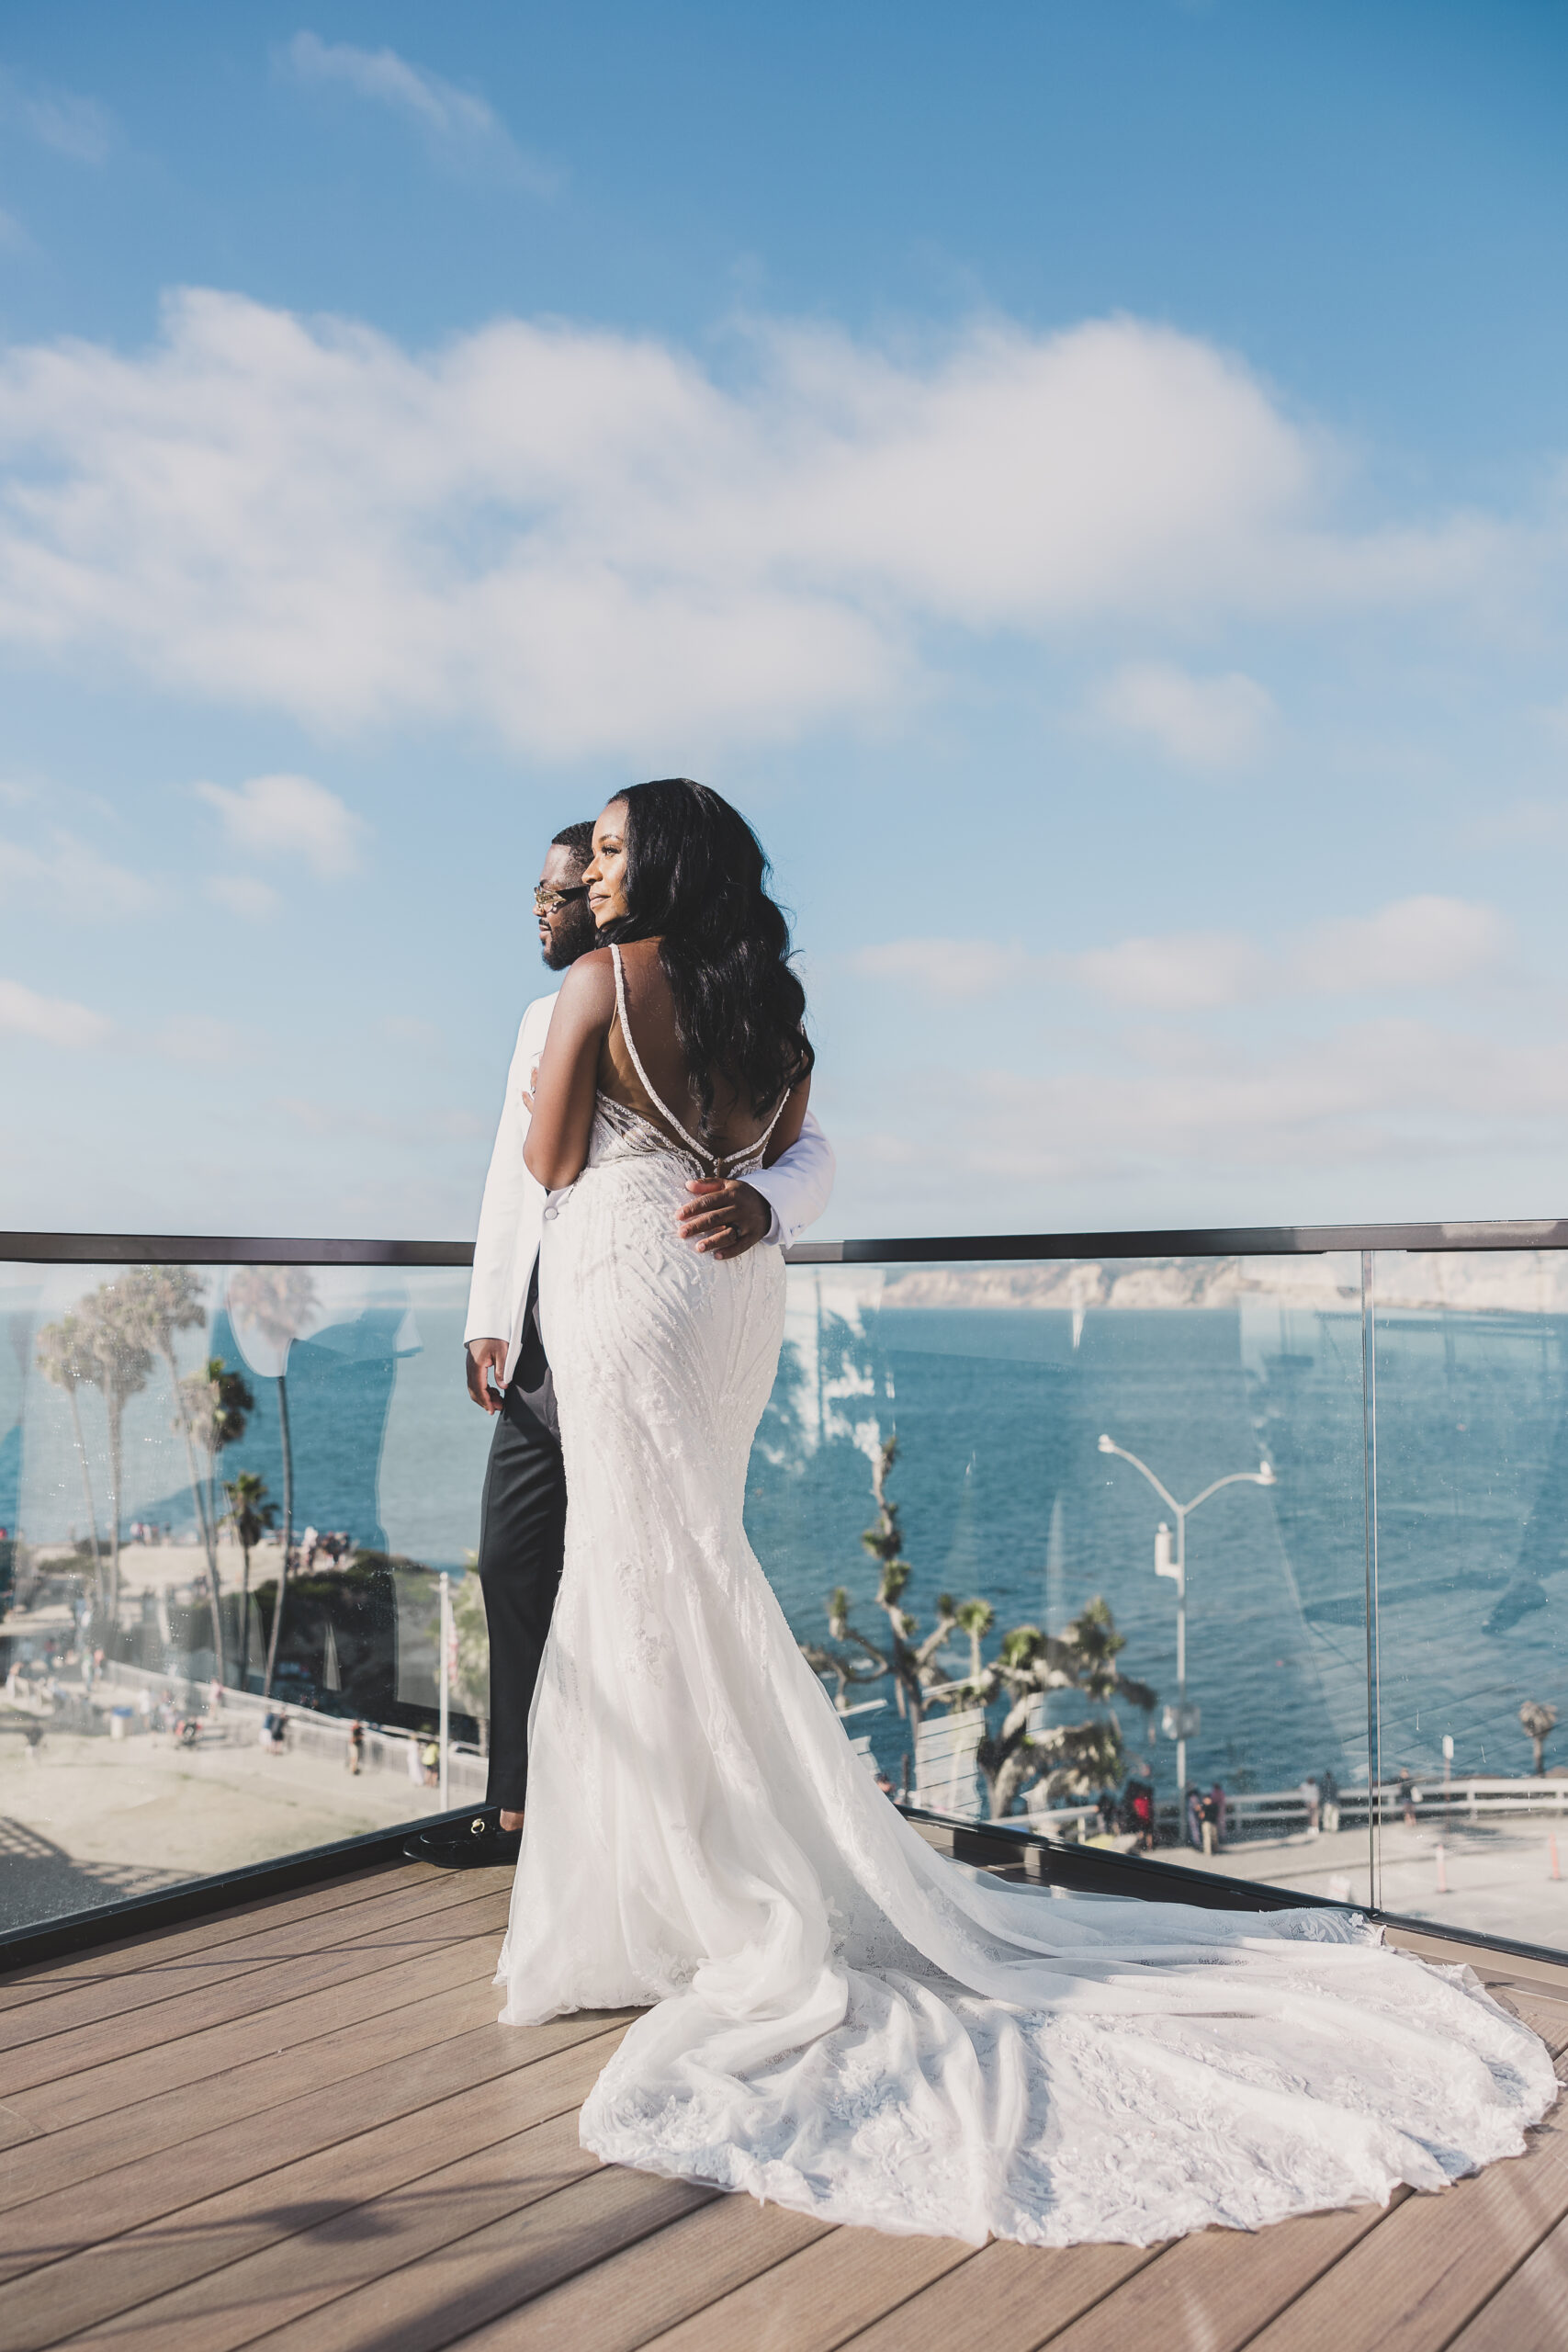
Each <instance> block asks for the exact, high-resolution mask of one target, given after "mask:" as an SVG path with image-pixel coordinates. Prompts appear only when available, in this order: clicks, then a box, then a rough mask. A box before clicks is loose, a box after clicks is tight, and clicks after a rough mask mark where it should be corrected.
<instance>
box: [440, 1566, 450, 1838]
mask: <svg viewBox="0 0 1568 2352" xmlns="http://www.w3.org/2000/svg"><path fill="white" fill-rule="evenodd" d="M451 1721H452V1584H451V1579H450V1577H448V1576H447V1574H446V1569H445V1568H443V1570H442V1571H441V1810H442V1812H443V1813H445V1812H446V1810H447V1805H448V1797H447V1792H446V1754H447V1733H448V1731H449V1729H450V1727H451Z"/></svg>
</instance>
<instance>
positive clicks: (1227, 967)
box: [1070, 931, 1271, 1012]
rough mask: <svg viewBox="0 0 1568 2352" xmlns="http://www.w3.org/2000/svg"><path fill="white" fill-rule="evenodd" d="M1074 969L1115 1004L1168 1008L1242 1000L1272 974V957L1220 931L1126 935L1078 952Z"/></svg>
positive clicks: (1208, 1006) (1203, 1007) (1087, 985)
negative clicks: (1112, 944)
mask: <svg viewBox="0 0 1568 2352" xmlns="http://www.w3.org/2000/svg"><path fill="white" fill-rule="evenodd" d="M1070 968H1071V969H1072V971H1073V974H1074V976H1075V977H1076V978H1077V979H1078V980H1079V981H1080V982H1081V983H1082V985H1083V986H1084V987H1085V988H1087V989H1090V990H1092V992H1093V993H1094V994H1095V995H1096V996H1102V997H1106V998H1108V999H1109V1000H1110V1001H1111V1003H1112V1004H1130V1005H1131V1004H1136V1005H1152V1006H1157V1007H1159V1008H1160V1009H1161V1010H1162V1011H1164V1012H1202V1011H1206V1010H1209V1009H1211V1008H1213V1006H1215V1005H1222V1004H1237V1003H1239V1002H1240V1001H1242V1000H1243V999H1244V998H1245V997H1247V996H1248V995H1250V994H1251V993H1253V992H1254V991H1255V990H1257V989H1258V988H1259V987H1263V986H1267V984H1268V982H1269V978H1270V977H1271V975H1270V972H1269V958H1268V957H1267V956H1266V955H1265V954H1264V952H1263V950H1262V949H1261V948H1260V947H1258V945H1257V944H1255V943H1254V942H1253V941H1252V940H1250V939H1244V938H1242V937H1240V936H1239V935H1238V934H1236V933H1230V932H1219V931H1215V932H1187V933H1179V932H1178V933H1172V934H1170V935H1169V936H1168V937H1166V938H1163V939H1123V940H1122V941H1121V943H1120V944H1118V945H1117V946H1115V947H1095V948H1090V949H1089V951H1088V953H1087V954H1085V955H1082V956H1074V957H1073V958H1072V959H1071V966H1070Z"/></svg>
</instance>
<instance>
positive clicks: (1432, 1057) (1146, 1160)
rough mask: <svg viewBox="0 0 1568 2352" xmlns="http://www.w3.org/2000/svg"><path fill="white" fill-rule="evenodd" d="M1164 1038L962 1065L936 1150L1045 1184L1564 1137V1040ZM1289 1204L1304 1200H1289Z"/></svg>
mask: <svg viewBox="0 0 1568 2352" xmlns="http://www.w3.org/2000/svg"><path fill="white" fill-rule="evenodd" d="M1186 1042H1187V1044H1188V1046H1189V1048H1190V1050H1188V1051H1185V1052H1180V1051H1179V1052H1177V1053H1175V1054H1168V1053H1167V1052H1166V1050H1165V1048H1166V1046H1167V1045H1168V1038H1167V1037H1166V1036H1164V1035H1162V1036H1161V1037H1160V1038H1159V1039H1157V1040H1151V1041H1150V1042H1149V1049H1148V1051H1149V1058H1148V1060H1147V1061H1146V1063H1145V1065H1144V1066H1142V1067H1139V1066H1137V1063H1138V1060H1139V1057H1137V1056H1136V1055H1134V1056H1133V1057H1131V1058H1132V1060H1133V1063H1134V1066H1133V1067H1128V1066H1127V1065H1126V1063H1125V1062H1122V1065H1121V1066H1120V1067H1118V1066H1116V1064H1114V1063H1112V1062H1109V1061H1107V1062H1105V1063H1102V1064H1101V1065H1100V1066H1099V1067H1097V1068H1095V1069H1083V1070H1077V1071H1070V1072H1061V1073H1058V1074H1055V1075H1053V1076H1051V1077H1049V1078H1044V1079H1030V1078H1027V1077H1021V1076H1020V1074H1019V1073H1017V1072H1016V1071H996V1072H990V1073H982V1074H979V1075H975V1074H972V1073H953V1074H952V1075H951V1076H949V1077H948V1078H945V1079H943V1080H942V1093H943V1100H944V1102H945V1103H946V1105H947V1109H948V1112H949V1114H950V1115H949V1116H948V1117H946V1118H945V1119H944V1121H943V1123H942V1135H941V1136H940V1137H937V1138H933V1145H934V1148H935V1150H936V1152H937V1154H938V1156H939V1158H941V1159H945V1160H946V1161H947V1162H948V1164H949V1166H950V1167H951V1168H952V1169H953V1172H954V1173H957V1174H967V1175H968V1176H970V1177H973V1176H974V1175H976V1174H984V1175H987V1176H989V1177H994V1178H1001V1177H1007V1178H1010V1179H1014V1180H1016V1179H1028V1180H1032V1181H1036V1182H1068V1181H1080V1180H1083V1179H1086V1178H1114V1179H1116V1180H1118V1181H1120V1180H1124V1179H1127V1178H1131V1177H1134V1176H1137V1175H1139V1174H1145V1173H1158V1172H1159V1171H1161V1170H1163V1171H1165V1172H1166V1173H1167V1174H1168V1173H1169V1172H1170V1171H1173V1170H1190V1171H1193V1172H1195V1173H1197V1174H1199V1175H1201V1176H1203V1177H1204V1178H1206V1179H1208V1180H1211V1181H1218V1180H1219V1179H1221V1178H1225V1179H1227V1180H1228V1178H1229V1176H1230V1175H1231V1174H1232V1172H1233V1171H1235V1170H1244V1169H1254V1168H1260V1167H1264V1168H1275V1169H1283V1170H1310V1169H1323V1168H1330V1167H1335V1166H1343V1167H1350V1168H1354V1167H1359V1166H1366V1165H1369V1164H1372V1163H1376V1162H1380V1161H1381V1162H1383V1163H1385V1164H1390V1165H1393V1164H1397V1163H1398V1162H1400V1161H1402V1160H1405V1161H1408V1160H1414V1159H1429V1158H1433V1157H1438V1158H1451V1157H1454V1156H1458V1155H1461V1154H1466V1153H1475V1152H1477V1151H1484V1152H1488V1153H1491V1152H1495V1151H1496V1150H1497V1149H1498V1148H1503V1149H1506V1150H1508V1151H1510V1152H1514V1153H1517V1154H1521V1155H1522V1154H1523V1153H1524V1152H1527V1151H1529V1150H1530V1149H1532V1148H1533V1149H1537V1150H1539V1149H1540V1148H1545V1147H1548V1146H1550V1145H1551V1144H1552V1143H1553V1142H1555V1143H1556V1144H1557V1145H1558V1146H1559V1147H1561V1144H1562V1140H1563V1139H1564V1136H1568V1124H1565V1123H1568V1046H1561V1045H1555V1044H1553V1045H1547V1046H1537V1045H1523V1044H1520V1045H1515V1046H1498V1045H1497V1043H1496V1042H1495V1040H1494V1039H1492V1038H1489V1037H1486V1036H1483V1035H1478V1034H1476V1033H1474V1032H1472V1031H1462V1030H1457V1029H1453V1028H1445V1027H1442V1026H1440V1025H1438V1024H1435V1023H1422V1022H1414V1021H1400V1020H1379V1021H1371V1022H1365V1023H1354V1024H1351V1025H1349V1026H1347V1027H1345V1028H1341V1029H1339V1030H1337V1031H1335V1032H1333V1033H1332V1034H1331V1035H1326V1036H1323V1037H1320V1038H1314V1039H1311V1040H1306V1041H1289V1040H1285V1041H1281V1040H1276V1041H1273V1042H1272V1043H1270V1044H1269V1046H1267V1047H1266V1048H1263V1049H1261V1050H1258V1051H1251V1050H1243V1049H1240V1048H1234V1047H1230V1046H1226V1047H1224V1048H1220V1047H1217V1046H1214V1045H1213V1044H1212V1043H1210V1042H1209V1041H1206V1040H1203V1039H1201V1038H1198V1037H1192V1038H1190V1039H1188V1040H1187V1041H1186ZM1156 1049H1157V1050H1158V1053H1159V1058H1158V1059H1157V1060H1156V1059H1155V1058H1154V1055H1155V1052H1156ZM922 1083H923V1084H925V1085H927V1086H928V1088H929V1084H930V1080H929V1077H928V1079H927V1080H923V1081H922ZM928 1099H929V1096H928ZM897 1115H898V1114H897V1110H895V1113H894V1116H895V1119H897ZM1273 1189H1274V1194H1275V1197H1279V1194H1278V1188H1277V1187H1275V1188H1273ZM1279 1213H1280V1215H1282V1216H1291V1215H1292V1214H1294V1213H1295V1212H1294V1209H1293V1206H1292V1204H1291V1203H1289V1202H1288V1201H1285V1202H1282V1204H1281V1207H1280V1212H1279Z"/></svg>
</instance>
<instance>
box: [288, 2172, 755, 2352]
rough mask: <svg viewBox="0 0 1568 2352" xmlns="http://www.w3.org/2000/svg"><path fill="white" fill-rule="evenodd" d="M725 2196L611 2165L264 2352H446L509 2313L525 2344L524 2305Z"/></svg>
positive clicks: (394, 2276) (349, 2299)
mask: <svg viewBox="0 0 1568 2352" xmlns="http://www.w3.org/2000/svg"><path fill="white" fill-rule="evenodd" d="M723 2193H724V2192H723V2190H722V2189H717V2188H702V2187H700V2186H699V2185H698V2184H697V2183H696V2182H694V2181H690V2180H665V2179H662V2178H661V2177H659V2176H658V2175H657V2174H654V2173H646V2172H626V2171H624V2170H623V2169H622V2168H621V2167H620V2166H619V2165H602V2166H601V2167H600V2169H599V2170H598V2171H597V2172H595V2173H591V2174H590V2175H589V2177H588V2178H587V2179H586V2180H581V2181H578V2182H575V2183H574V2184H573V2185H572V2186H571V2187H570V2188H562V2189H558V2191H557V2192H556V2194H555V2195H554V2196H553V2197H547V2198H544V2199H542V2200H541V2201H540V2202H539V2203H538V2204H536V2205H531V2206H529V2207H528V2208H527V2209H526V2210H525V2211H522V2212H518V2213H509V2214H508V2215H506V2217H505V2218H504V2220H502V2221H500V2222H491V2223H490V2225H489V2226H488V2227H487V2228H484V2229H480V2230H476V2231H475V2232H474V2233H472V2235H470V2236H468V2237H464V2238H459V2239H457V2240H456V2241H455V2242H454V2243H452V2244H451V2245H444V2246H440V2247H438V2248H436V2250H435V2251H434V2253H433V2254H431V2255H429V2256H426V2258H425V2259H424V2260H423V2262H419V2263H415V2264H414V2265H412V2267H410V2268H409V2269H407V2270H391V2271H389V2272H388V2273H387V2274H386V2275H385V2276H383V2277H381V2278H376V2279H374V2280H372V2281H371V2283H370V2284H369V2285H367V2286H366V2287H364V2288H361V2289H360V2290H357V2291H356V2292H355V2293H354V2294H350V2295H344V2296H341V2297H340V2298H339V2300H338V2301H336V2302H334V2303H329V2304H328V2305H327V2306H326V2308H325V2309H324V2310H322V2311H317V2312H311V2313H310V2316H309V2317H308V2318H306V2319H302V2320H296V2321H290V2322H289V2323H288V2324H287V2325H285V2326H283V2327H280V2328H278V2329H276V2330H275V2331H274V2332H273V2333H271V2334H269V2335H261V2336H257V2337H256V2338H255V2339H254V2342H255V2345H256V2347H257V2352H262V2347H265V2352H366V2346H368V2345H374V2346H375V2347H376V2352H441V2347H443V2346H446V2345H448V2344H456V2343H460V2342H462V2341H463V2340H464V2339H465V2338H466V2337H468V2335H471V2334H472V2333H473V2331H474V2330H475V2329H477V2328H479V2327H480V2326H482V2325H483V2324H485V2323H486V2322H487V2321H493V2320H496V2319H498V2318H500V2317H501V2316H502V2314H503V2313H510V2314H511V2318H510V2321H509V2324H510V2326H511V2327H512V2329H513V2335H512V2336H511V2338H510V2339H505V2340H510V2341H511V2342H513V2343H516V2344H526V2343H528V2342H529V2336H530V2331H529V2328H528V2321H527V2317H526V2314H525V2313H523V2312H522V2306H524V2305H525V2304H527V2303H529V2302H531V2301H533V2299H534V2298H535V2297H536V2295H540V2294H543V2293H544V2291H545V2290H546V2289H547V2288H549V2287H552V2286H554V2285H556V2284H557V2283H558V2281H559V2280H560V2279H562V2278H570V2277H571V2276H572V2275H573V2274H574V2273H576V2272H579V2271H583V2270H587V2269H590V2268H592V2267H593V2265H595V2264H596V2263H600V2262H603V2261H604V2260H605V2259H606V2257H607V2256H611V2255H614V2254H616V2253H618V2252H619V2251H620V2249H621V2248H622V2247H623V2246H627V2245H635V2244H636V2242H637V2240H638V2239H639V2238H645V2237H648V2236H649V2235H650V2234H651V2233H653V2232H654V2231H657V2230H661V2229H663V2228H664V2226H665V2224H666V2223H667V2222H672V2221H674V2220H676V2219H678V2218H679V2216H680V2215H682V2214H683V2213H689V2212H691V2211H693V2210H694V2208H695V2207H697V2206H699V2205H705V2204H710V2203H711V2202H712V2201H713V2199H715V2198H717V2197H721V2196H722V2195H723ZM582 2352H599V2347H598V2346H592V2347H589V2346H584V2347H582ZM730 2352H734V2342H733V2339H731V2346H730Z"/></svg>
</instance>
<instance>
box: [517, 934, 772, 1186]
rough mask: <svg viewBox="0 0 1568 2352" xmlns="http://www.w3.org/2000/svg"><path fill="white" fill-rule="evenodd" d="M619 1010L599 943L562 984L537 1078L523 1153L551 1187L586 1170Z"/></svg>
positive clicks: (612, 976) (538, 1178) (540, 1179)
mask: <svg viewBox="0 0 1568 2352" xmlns="http://www.w3.org/2000/svg"><path fill="white" fill-rule="evenodd" d="M614 1016H615V974H614V972H613V970H612V969H611V965H610V956H609V951H608V949H607V948H604V947H596V948H594V949H593V950H592V952H591V953H590V954H589V955H587V956H580V957H579V958H578V960H577V962H576V963H575V964H574V965H573V966H572V967H571V969H570V972H569V973H568V974H567V976H566V978H565V980H564V982H563V983H562V985H561V992H560V995H559V996H558V999H557V1000H556V1009H555V1012H554V1015H553V1017H552V1019H551V1022H550V1032H549V1035H548V1036H547V1038H546V1040H545V1051H544V1057H543V1058H542V1060H541V1061H540V1063H539V1075H538V1077H537V1079H536V1080H535V1084H534V1114H533V1117H532V1118H531V1120H530V1121H529V1123H528V1140H527V1142H526V1144H525V1146H524V1148H523V1159H524V1163H525V1166H526V1168H527V1170H528V1173H529V1175H530V1176H532V1177H534V1178H535V1179H536V1181H537V1182H539V1183H541V1184H543V1185H545V1186H546V1188H547V1190H548V1191H551V1192H554V1191H556V1190H557V1189H558V1187H559V1186H560V1185H562V1184H574V1183H575V1182H577V1179H578V1178H579V1177H580V1176H581V1173H582V1169H583V1163H584V1161H585V1160H586V1159H587V1158H588V1138H589V1135H590V1133H591V1132H592V1125H593V1098H594V1095H595V1093H596V1091H597V1090H598V1083H599V1054H600V1049H601V1047H602V1046H604V1040H605V1038H606V1036H607V1035H609V1029H610V1023H611V1021H612V1019H613V1018H614ZM788 1115H789V1114H788V1112H787V1111H786V1112H785V1114H784V1116H785V1118H787V1117H788ZM781 1125H782V1122H781Z"/></svg>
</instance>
